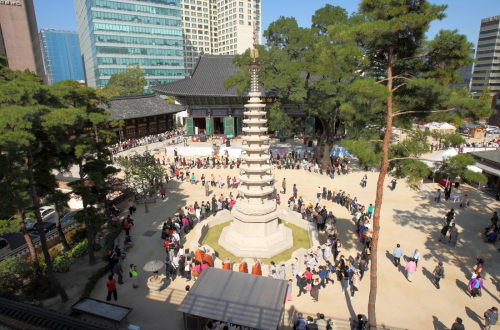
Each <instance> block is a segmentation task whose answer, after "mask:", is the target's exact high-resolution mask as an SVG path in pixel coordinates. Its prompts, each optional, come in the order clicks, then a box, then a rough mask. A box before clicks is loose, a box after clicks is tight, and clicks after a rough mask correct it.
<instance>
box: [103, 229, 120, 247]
mask: <svg viewBox="0 0 500 330" xmlns="http://www.w3.org/2000/svg"><path fill="white" fill-rule="evenodd" d="M121 231H122V228H121V227H117V228H112V229H111V230H110V231H109V234H108V235H107V236H106V251H114V249H115V239H116V238H117V237H118V236H119V235H120V233H121Z"/></svg>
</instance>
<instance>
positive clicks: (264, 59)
mask: <svg viewBox="0 0 500 330" xmlns="http://www.w3.org/2000/svg"><path fill="white" fill-rule="evenodd" d="M354 22H355V18H350V17H349V16H348V15H347V12H346V11H345V10H344V9H343V8H340V7H335V6H331V5H327V6H325V7H324V8H321V9H319V10H318V11H316V13H315V14H314V16H313V17H312V25H311V27H309V28H303V27H299V26H298V23H297V21H296V20H295V18H286V17H280V18H279V19H278V20H276V21H275V22H273V23H271V24H270V25H269V27H268V29H267V30H266V31H265V32H264V36H265V37H266V39H267V43H266V45H265V47H264V46H257V48H258V50H259V53H260V56H259V58H258V61H259V62H260V64H261V68H260V74H259V79H260V82H261V83H262V85H263V86H264V88H266V89H267V90H271V91H273V92H274V93H276V94H277V96H278V98H279V99H280V103H277V104H275V105H274V106H272V107H271V108H270V109H269V128H270V129H271V130H285V131H287V134H289V135H290V131H291V130H293V129H294V128H295V126H296V125H295V123H294V120H293V118H292V117H290V116H288V115H287V114H286V113H285V109H283V107H282V106H281V105H282V104H287V105H292V106H293V107H294V109H296V110H299V111H303V112H306V113H307V114H308V115H309V116H314V117H315V118H316V119H317V120H319V121H320V122H321V126H322V132H321V134H320V136H319V141H318V146H317V149H316V152H318V153H319V152H320V150H321V148H322V147H323V146H324V153H323V154H322V156H323V157H322V158H323V167H325V166H326V164H327V163H328V159H329V153H330V149H331V146H332V145H333V137H334V133H335V131H336V129H337V127H336V123H337V122H338V120H339V114H340V106H341V104H342V102H343V101H344V100H345V99H346V98H348V97H349V91H348V86H349V84H350V83H352V82H353V81H355V80H357V79H359V78H361V73H362V72H361V71H357V70H356V69H357V68H358V66H359V64H360V63H362V62H363V61H364V59H363V55H364V54H363V52H362V51H361V49H359V48H358V47H357V45H356V43H355V42H354V40H353V39H340V35H341V34H342V32H341V31H336V32H332V34H338V38H337V36H333V37H332V36H330V35H329V34H328V26H329V25H332V24H341V23H342V24H345V25H347V26H349V25H351V24H353V23H354ZM331 38H334V39H335V42H331ZM250 60H251V58H250V51H249V50H248V51H246V52H245V53H244V54H242V55H236V56H235V64H236V65H237V66H238V67H239V68H240V71H239V72H238V73H237V74H235V75H233V76H230V77H229V78H228V80H227V81H226V82H225V84H224V86H225V87H226V88H229V87H231V86H238V87H237V90H238V92H240V93H243V92H245V91H246V90H247V88H248V84H249V79H250V76H249V72H248V63H249V62H250Z"/></svg>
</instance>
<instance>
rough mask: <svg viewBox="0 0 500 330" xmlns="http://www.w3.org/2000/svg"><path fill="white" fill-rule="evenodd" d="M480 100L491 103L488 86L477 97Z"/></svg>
mask: <svg viewBox="0 0 500 330" xmlns="http://www.w3.org/2000/svg"><path fill="white" fill-rule="evenodd" d="M479 99H480V100H483V101H486V102H491V91H490V86H486V87H485V88H484V90H483V93H482V94H481V96H480V97H479Z"/></svg>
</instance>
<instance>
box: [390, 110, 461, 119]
mask: <svg viewBox="0 0 500 330" xmlns="http://www.w3.org/2000/svg"><path fill="white" fill-rule="evenodd" d="M454 110H456V108H453V109H444V110H431V111H427V110H415V111H413V110H411V111H410V110H399V111H396V112H395V113H393V114H392V116H393V117H396V116H400V115H406V114H408V113H422V112H428V113H436V112H451V111H454Z"/></svg>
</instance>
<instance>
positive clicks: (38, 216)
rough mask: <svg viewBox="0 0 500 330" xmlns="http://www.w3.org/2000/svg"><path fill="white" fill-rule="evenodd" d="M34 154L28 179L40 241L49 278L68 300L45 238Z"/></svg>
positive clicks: (63, 299) (29, 156) (63, 297)
mask: <svg viewBox="0 0 500 330" xmlns="http://www.w3.org/2000/svg"><path fill="white" fill-rule="evenodd" d="M33 171H34V169H33V155H32V153H31V152H30V151H28V179H29V187H30V197H31V200H32V202H33V208H34V210H35V216H36V222H37V224H38V229H39V230H38V233H39V235H40V243H41V245H42V252H43V257H44V259H45V264H46V266H47V278H48V279H49V281H50V283H51V284H52V286H53V287H54V288H55V289H56V290H57V292H58V293H59V295H60V296H61V300H62V302H67V301H68V295H67V294H66V290H64V288H63V286H62V285H61V283H59V281H58V280H57V278H56V277H55V275H54V270H53V268H52V259H50V254H49V248H48V246H47V241H46V240H45V231H44V230H43V220H42V215H41V214H40V203H39V201H38V195H37V192H36V185H35V179H34V177H33Z"/></svg>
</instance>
